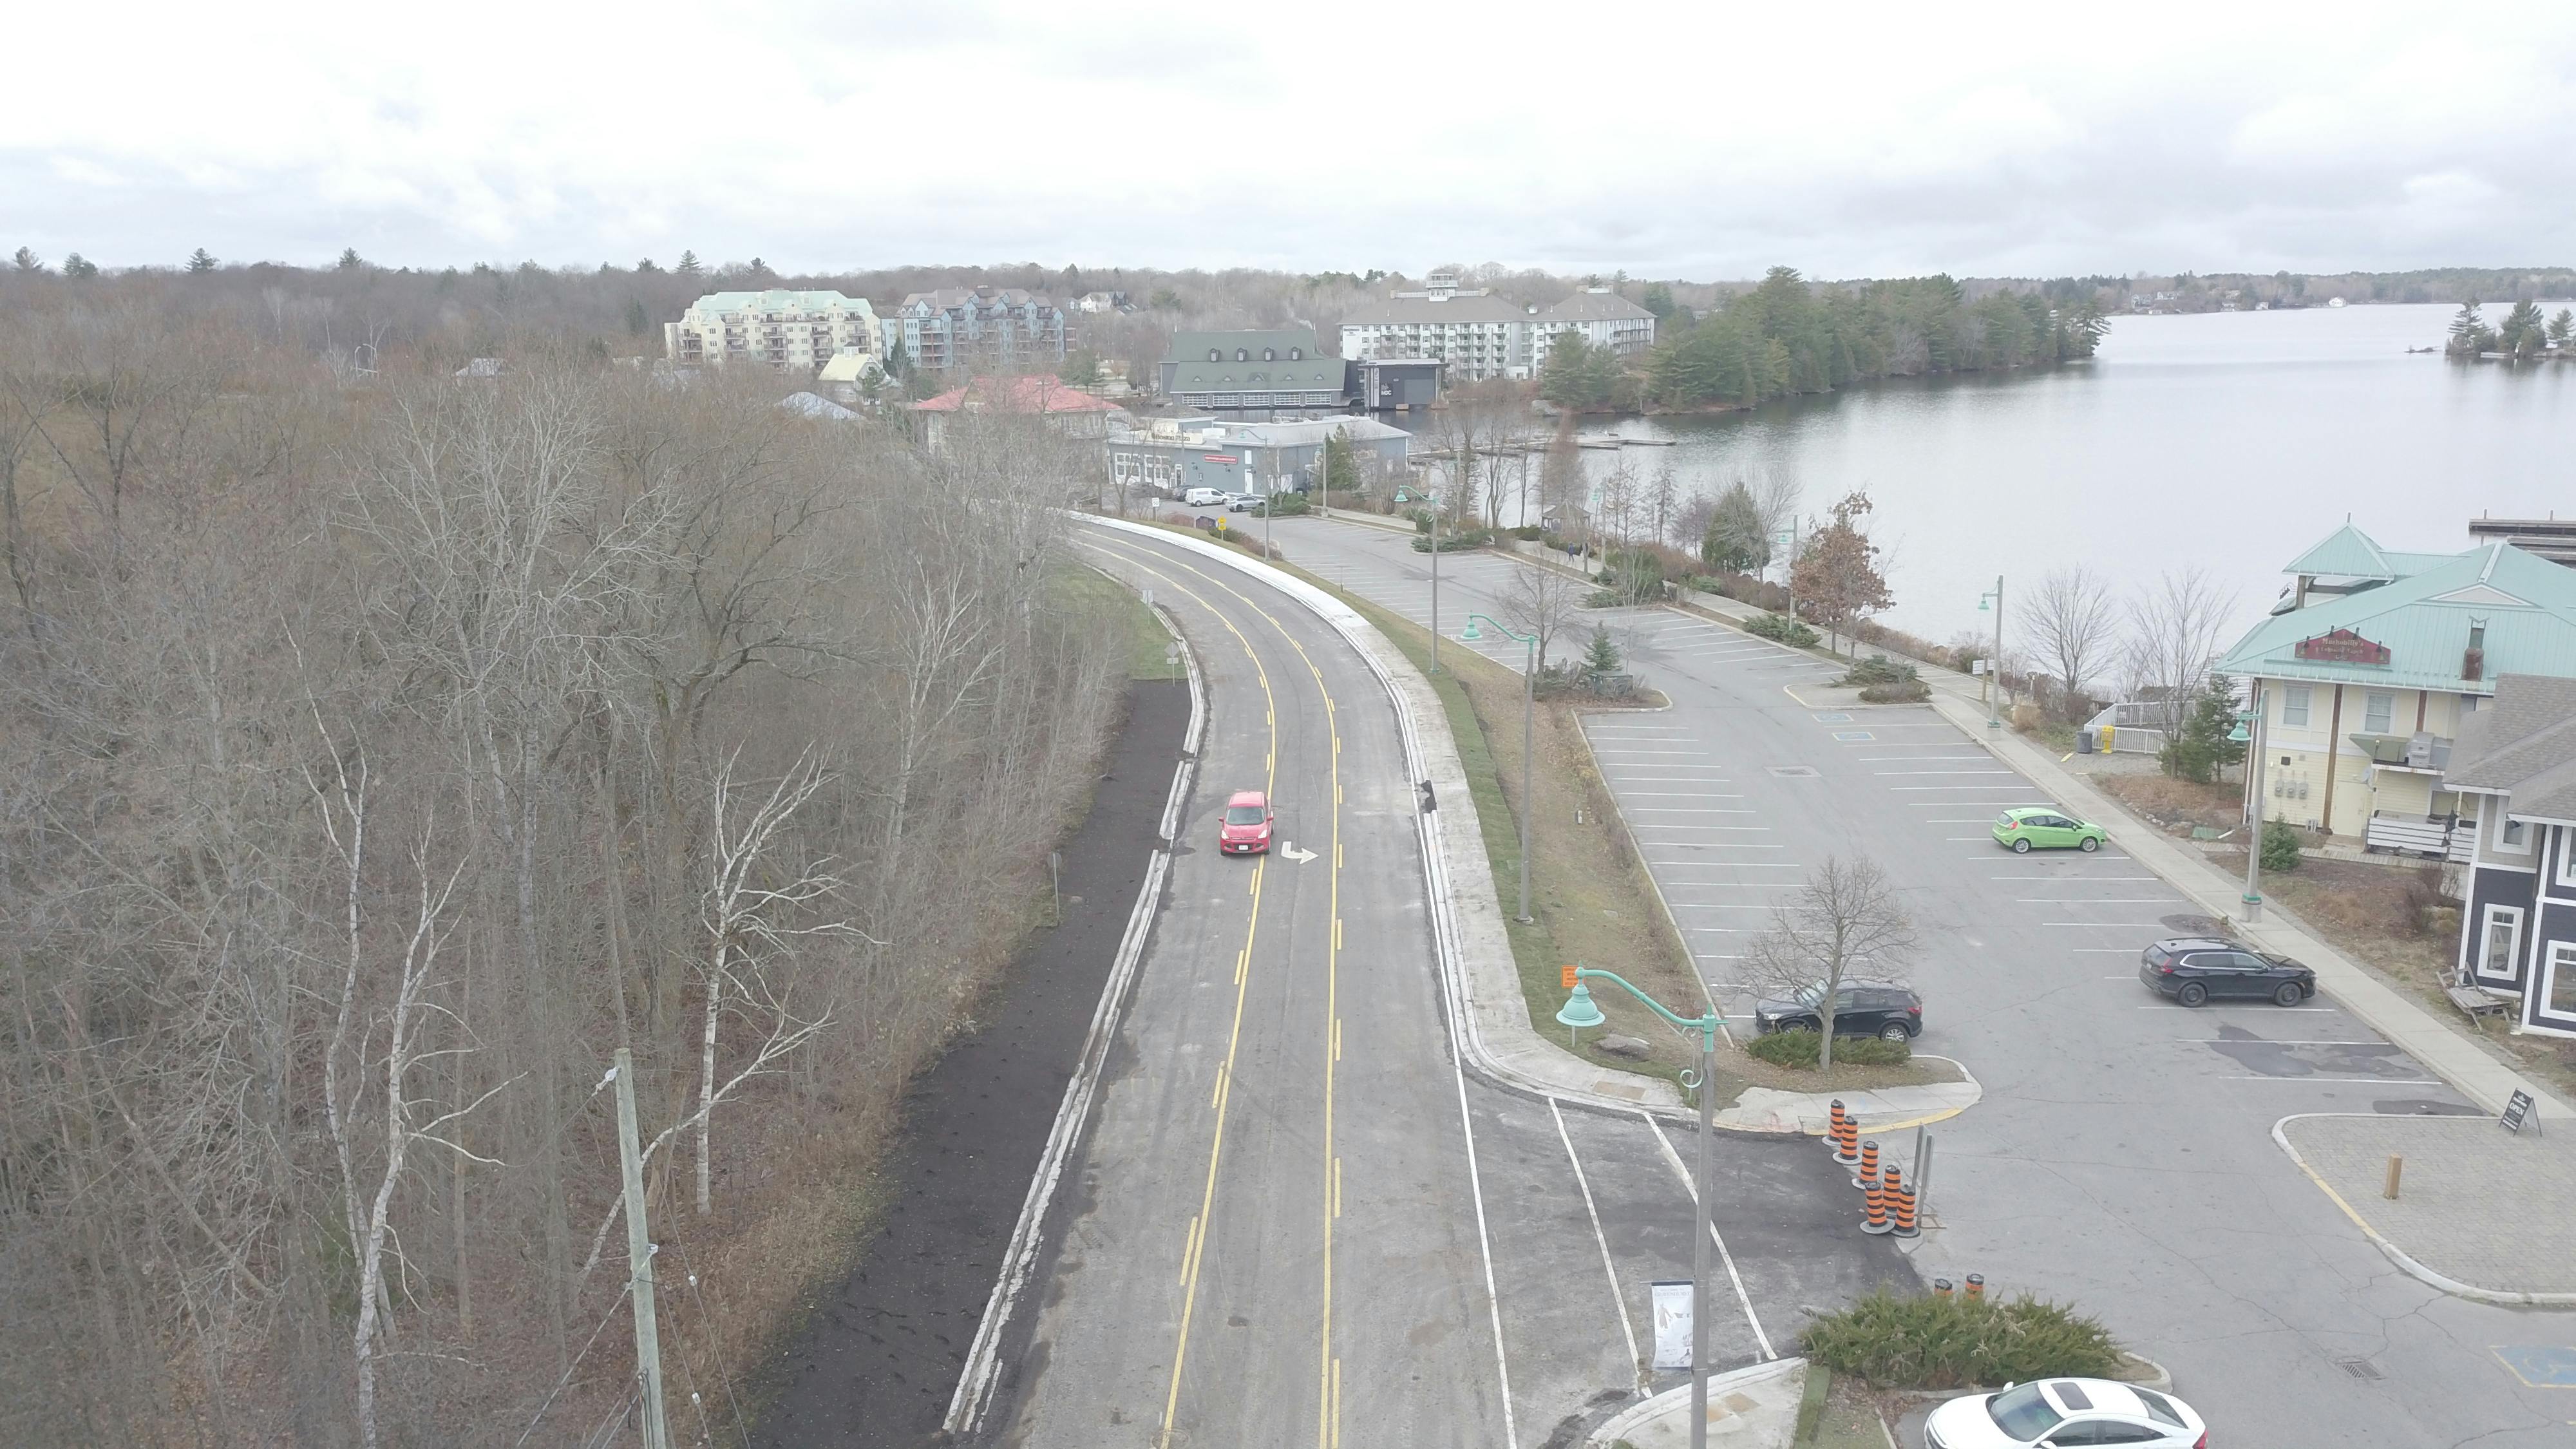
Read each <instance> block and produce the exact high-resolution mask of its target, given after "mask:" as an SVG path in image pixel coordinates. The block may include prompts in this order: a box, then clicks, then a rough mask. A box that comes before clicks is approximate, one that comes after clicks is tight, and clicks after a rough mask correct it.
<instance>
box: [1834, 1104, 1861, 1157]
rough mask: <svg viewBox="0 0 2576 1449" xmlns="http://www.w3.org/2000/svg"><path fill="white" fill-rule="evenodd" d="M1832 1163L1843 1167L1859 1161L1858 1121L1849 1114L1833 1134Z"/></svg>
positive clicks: (1846, 1113)
mask: <svg viewBox="0 0 2576 1449" xmlns="http://www.w3.org/2000/svg"><path fill="white" fill-rule="evenodd" d="M1834 1161H1836V1162H1839V1163H1841V1164H1842V1165H1843V1166H1845V1167H1849V1166H1851V1165H1852V1164H1853V1163H1855V1162H1858V1161H1860V1119H1859V1118H1858V1117H1855V1116H1853V1115H1852V1114H1851V1113H1849V1112H1845V1113H1843V1120H1842V1125H1841V1126H1840V1127H1839V1128H1837V1129H1836V1130H1835V1132H1834Z"/></svg>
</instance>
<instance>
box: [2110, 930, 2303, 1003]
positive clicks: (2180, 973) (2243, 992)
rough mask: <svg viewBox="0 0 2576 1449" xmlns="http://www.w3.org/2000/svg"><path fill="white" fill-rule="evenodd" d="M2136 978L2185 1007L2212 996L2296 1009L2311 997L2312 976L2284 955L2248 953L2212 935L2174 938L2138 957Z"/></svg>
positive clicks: (2246, 950)
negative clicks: (2268, 1003)
mask: <svg viewBox="0 0 2576 1449" xmlns="http://www.w3.org/2000/svg"><path fill="white" fill-rule="evenodd" d="M2138 979H2139V980H2140V981H2143V982H2145V983H2147V985H2149V986H2151V987H2153V988H2155V991H2156V994H2157V995H2159V996H2170V997H2172V998H2173V999H2174V1000H2176V1001H2178V1002H2181V1003H2182V1004H2183V1005H2185V1006H2198V1005H2200V1004H2201V1003H2203V1002H2205V1001H2209V1000H2211V999H2212V998H2215V997H2236V998H2239V999H2244V1000H2260V1001H2271V1002H2274V1003H2277V1004H2279V1005H2282V1006H2296V1005H2298V1004H2299V1003H2300V1002H2302V1001H2305V1000H2307V999H2308V998H2309V997H2311V996H2314V995H2316V994H2317V973H2316V972H2314V971H2311V970H2309V969H2308V968H2307V967H2305V966H2302V965H2300V964H2299V963H2298V962H2296V961H2293V960H2291V959H2290V958H2289V957H2287V956H2274V955H2270V954H2268V953H2266V952H2262V951H2253V950H2248V949H2247V948H2246V947H2244V946H2241V945H2239V944H2237V943H2236V942H2234V941H2222V940H2220V939H2218V938H2217V937H2216V936H2175V937H2173V938H2171V939H2169V940H2163V941H2158V942H2157V943H2155V944H2154V945H2152V946H2149V947H2148V948H2147V949H2146V950H2145V951H2144V952H2142V953H2140V955H2139V957H2138Z"/></svg>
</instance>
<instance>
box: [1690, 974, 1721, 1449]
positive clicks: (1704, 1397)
mask: <svg viewBox="0 0 2576 1449" xmlns="http://www.w3.org/2000/svg"><path fill="white" fill-rule="evenodd" d="M1713 1011H1714V1008H1712V1013H1713ZM1695 1090H1696V1091H1697V1092H1698V1094H1699V1161H1698V1163H1697V1164H1696V1166H1697V1169H1698V1172H1697V1181H1698V1194H1697V1201H1695V1202H1693V1203H1692V1204H1691V1449H1708V1353H1709V1344H1708V1335H1709V1322H1708V1321H1709V1319H1710V1318H1711V1317H1712V1316H1713V1315H1712V1314H1711V1313H1710V1312H1709V1298H1710V1294H1709V1289H1708V1273H1709V1263H1708V1243H1709V1223H1710V1220H1711V1219H1712V1218H1713V1217H1714V1216H1715V1215H1716V1211H1717V1210H1716V1208H1715V1206H1714V1205H1713V1204H1711V1202H1710V1201H1709V1195H1710V1192H1711V1191H1712V1187H1711V1184H1712V1183H1713V1182H1714V1180H1715V1178H1716V1176H1717V1173H1716V1166H1715V1162H1716V1159H1715V1156H1714V1154H1713V1153H1712V1152H1711V1151H1710V1144H1711V1143H1712V1142H1714V1141H1715V1139H1716V1137H1717V1021H1716V1018H1715V1016H1714V1014H1712V1015H1711V1016H1710V1017H1708V1018H1707V1019H1706V1020H1705V1022H1704V1024H1703V1025H1702V1026H1701V1027H1700V1031H1699V1081H1698V1083H1697V1084H1696V1087H1695Z"/></svg>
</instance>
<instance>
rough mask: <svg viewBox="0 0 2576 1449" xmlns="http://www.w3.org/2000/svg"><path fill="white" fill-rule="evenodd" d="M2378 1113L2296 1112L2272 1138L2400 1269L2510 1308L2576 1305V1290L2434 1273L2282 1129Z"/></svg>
mask: <svg viewBox="0 0 2576 1449" xmlns="http://www.w3.org/2000/svg"><path fill="white" fill-rule="evenodd" d="M2378 1115H2379V1114H2378V1113H2376V1112H2293V1113H2291V1114H2290V1115H2289V1116H2287V1117H2284V1118H2282V1119H2281V1120H2280V1121H2278V1122H2275V1123H2273V1124H2272V1141H2273V1143H2274V1145H2276V1146H2278V1147H2279V1148H2280V1149H2281V1150H2282V1151H2283V1152H2285V1153H2287V1154H2289V1158H2290V1161H2291V1162H2293V1163H2295V1164H2296V1165H2297V1166H2298V1169H2299V1171H2301V1172H2303V1173H2306V1174H2307V1178H2308V1181H2310V1182H2313V1183H2315V1184H2316V1185H2317V1190H2318V1191H2319V1192H2322V1193H2324V1194H2325V1195H2326V1201H2328V1202H2330V1203H2333V1204H2334V1205H2335V1206H2336V1207H2337V1208H2339V1209H2341V1210H2342V1212H2343V1215H2344V1216H2345V1217H2348V1218H2350V1219H2352V1225H2353V1226H2354V1227H2357V1228H2359V1229H2361V1235H2362V1236H2363V1237H2366V1238H2368V1239H2370V1241H2371V1245H2372V1246H2373V1247H2376V1248H2378V1249H2379V1251H2380V1252H2381V1253H2382V1254H2384V1255H2386V1256H2387V1258H2388V1261H2390V1262H2392V1263H2394V1264H2396V1265H2397V1267H2398V1270H2399V1271H2400V1272H2403V1273H2404V1274H2405V1275H2406V1276H2407V1277H2409V1278H2413V1279H2416V1280H2418V1281H2419V1282H2422V1283H2425V1284H2427V1285H2429V1286H2431V1287H2434V1288H2439V1289H2441V1290H2442V1291H2443V1292H2445V1293H2448V1294H2450V1295H2451V1296H2452V1297H2454V1298H2467V1299H2470V1300H2473V1301H2475V1302H2479V1303H2500V1304H2503V1305H2505V1306H2506V1307H2510V1308H2576V1293H2515V1292H2511V1291H2508V1290H2506V1289H2502V1288H2480V1287H2478V1286H2477V1285H2476V1284H2474V1283H2463V1282H2461V1281H2460V1280H2459V1279H2457V1278H2454V1277H2451V1276H2450V1275H2448V1274H2446V1273H2437V1272H2434V1271H2433V1270H2432V1269H2430V1268H2427V1267H2425V1266H2424V1265H2423V1264H2421V1263H2419V1262H2417V1261H2415V1259H2414V1258H2412V1257H2410V1256H2409V1255H2408V1254H2407V1252H2406V1250H2405V1249H2403V1248H2400V1247H2398V1246H2397V1245H2396V1244H2395V1243H2393V1242H2390V1241H2389V1240H2388V1239H2387V1238H2385V1237H2382V1236H2381V1235H2380V1232H2379V1229H2377V1228H2374V1227H2372V1226H2371V1225H2370V1220H2369V1219H2368V1218H2365V1217H2363V1216H2362V1215H2361V1214H2360V1213H2358V1212H2356V1211H2354V1210H2353V1206H2352V1204H2350V1203H2348V1202H2345V1201H2344V1200H2343V1194H2342V1193H2339V1192H2337V1191H2335V1190H2334V1186H2333V1185H2332V1184H2331V1183H2328V1182H2327V1181H2326V1180H2325V1176H2324V1174H2322V1173H2320V1172H2318V1171H2317V1170H2316V1169H2315V1168H2313V1167H2310V1166H2309V1165H2308V1160H2307V1159H2306V1158H2304V1157H2302V1156H2300V1155H2299V1149H2298V1148H2296V1147H2293V1146H2291V1145H2290V1135H2289V1134H2288V1133H2287V1132H2285V1131H2283V1130H2282V1129H2283V1128H2285V1127H2287V1126H2289V1125H2290V1124H2291V1123H2293V1122H2296V1121H2299V1120H2300V1119H2302V1118H2306V1117H2374V1118H2375V1117H2377V1116H2378Z"/></svg>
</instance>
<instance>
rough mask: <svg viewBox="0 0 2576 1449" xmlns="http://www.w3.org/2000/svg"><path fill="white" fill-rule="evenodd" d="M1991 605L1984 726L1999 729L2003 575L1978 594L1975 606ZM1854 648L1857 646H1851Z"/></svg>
mask: <svg viewBox="0 0 2576 1449" xmlns="http://www.w3.org/2000/svg"><path fill="white" fill-rule="evenodd" d="M1989 606H1991V607H1992V608H1993V609H1994V611H1995V654H1994V657H1993V658H1992V659H1989V660H1987V661H1986V728H1988V729H1990V730H2000V729H2002V728H2003V727H2004V725H2003V720H2002V719H2001V718H2000V717H1998V716H1997V715H1996V713H1995V710H1996V708H1997V706H1999V705H2000V704H2001V703H2002V702H2003V692H2004V576H2003V575H2002V574H1997V575H1995V591H1994V592H1993V593H1991V594H1983V595H1980V596H1978V599H1977V608H1978V609H1979V610H1981V611H1982V610H1984V609H1986V608H1987V607H1989ZM1853 647H1854V649H1855V650H1857V649H1858V647H1859V646H1857V645H1855V646H1853Z"/></svg>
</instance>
